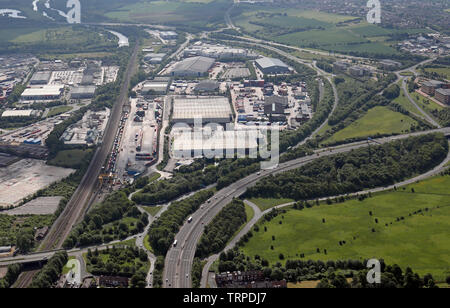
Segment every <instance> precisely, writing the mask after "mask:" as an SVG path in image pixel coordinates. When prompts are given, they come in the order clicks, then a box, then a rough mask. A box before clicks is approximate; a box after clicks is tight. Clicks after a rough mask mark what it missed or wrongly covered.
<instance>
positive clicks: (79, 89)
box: [70, 86, 95, 94]
mask: <svg viewBox="0 0 450 308" xmlns="http://www.w3.org/2000/svg"><path fill="white" fill-rule="evenodd" d="M70 93H71V94H85V93H89V94H93V93H95V86H85V87H75V88H72V90H71V91H70Z"/></svg>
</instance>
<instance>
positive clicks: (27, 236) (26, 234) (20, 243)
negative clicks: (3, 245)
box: [16, 229, 34, 253]
mask: <svg viewBox="0 0 450 308" xmlns="http://www.w3.org/2000/svg"><path fill="white" fill-rule="evenodd" d="M16 244H17V248H18V249H19V250H20V251H21V252H23V253H28V252H30V250H31V249H32V248H33V247H34V236H33V231H32V230H31V229H23V230H21V231H20V232H19V233H18V234H17V239H16Z"/></svg>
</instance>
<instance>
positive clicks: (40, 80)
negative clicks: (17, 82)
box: [30, 72, 52, 85]
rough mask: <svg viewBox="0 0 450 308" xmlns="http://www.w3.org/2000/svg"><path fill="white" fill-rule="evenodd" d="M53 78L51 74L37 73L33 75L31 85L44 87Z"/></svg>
mask: <svg viewBox="0 0 450 308" xmlns="http://www.w3.org/2000/svg"><path fill="white" fill-rule="evenodd" d="M51 76H52V73H51V72H36V73H34V74H33V77H31V79H30V84H32V85H38V84H40V85H44V84H47V83H48V82H49V81H50V77H51Z"/></svg>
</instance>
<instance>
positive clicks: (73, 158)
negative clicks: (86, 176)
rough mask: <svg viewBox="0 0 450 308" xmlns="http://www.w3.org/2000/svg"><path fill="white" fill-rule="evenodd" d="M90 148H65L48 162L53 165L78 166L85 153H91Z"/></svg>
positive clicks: (85, 156) (85, 155)
mask: <svg viewBox="0 0 450 308" xmlns="http://www.w3.org/2000/svg"><path fill="white" fill-rule="evenodd" d="M91 153H92V150H91V149H88V150H78V149H75V150H65V151H61V152H59V153H58V154H57V155H56V157H55V158H53V159H52V160H50V161H49V162H48V164H50V165H54V166H61V167H65V168H75V169H76V168H79V166H80V165H81V163H82V161H83V159H85V158H87V155H89V154H91Z"/></svg>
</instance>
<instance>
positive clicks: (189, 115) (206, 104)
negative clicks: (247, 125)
mask: <svg viewBox="0 0 450 308" xmlns="http://www.w3.org/2000/svg"><path fill="white" fill-rule="evenodd" d="M231 114H232V113H231V107H230V103H229V102H228V98H226V97H206V98H183V99H181V98H176V99H175V100H174V105H173V120H182V119H195V118H199V117H201V118H202V119H203V120H205V119H218V118H229V117H230V116H231Z"/></svg>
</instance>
